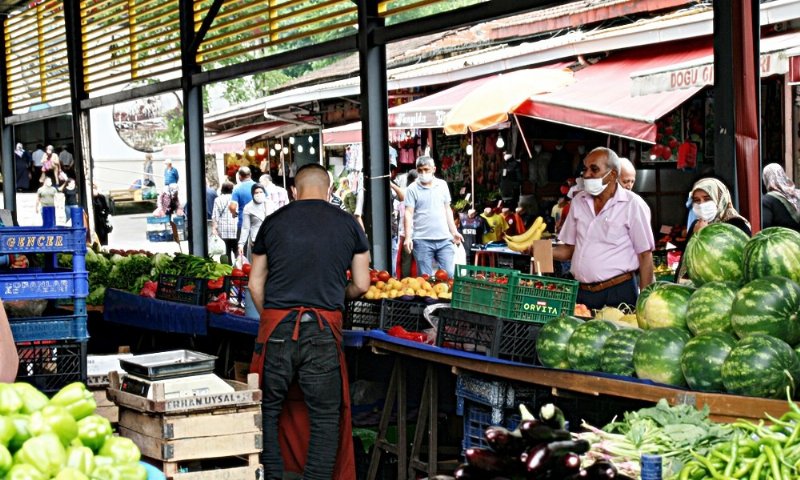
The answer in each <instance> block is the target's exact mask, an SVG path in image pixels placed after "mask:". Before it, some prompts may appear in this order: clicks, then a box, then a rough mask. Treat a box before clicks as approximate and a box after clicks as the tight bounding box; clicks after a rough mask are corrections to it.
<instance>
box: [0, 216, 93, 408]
mask: <svg viewBox="0 0 800 480" xmlns="http://www.w3.org/2000/svg"><path fill="white" fill-rule="evenodd" d="M43 209H45V211H44V212H43V217H44V218H45V225H44V226H43V227H4V228H0V254H11V255H32V254H35V253H36V254H38V253H44V254H45V255H44V257H45V265H44V266H42V267H35V268H26V269H5V270H3V271H2V272H0V298H2V299H3V301H4V302H9V301H15V300H43V299H45V300H63V299H69V300H71V302H72V303H73V305H74V311H73V313H72V314H71V315H54V316H52V315H51V316H44V317H31V318H11V319H10V320H9V323H10V325H11V332H12V334H13V335H14V341H15V342H16V344H17V352H18V354H19V369H18V371H17V380H19V381H25V382H28V383H31V384H32V385H34V386H35V387H37V388H38V389H39V390H42V391H44V392H48V393H49V392H55V391H57V390H58V389H60V388H61V387H63V386H64V385H67V384H69V383H71V382H74V381H82V382H86V343H87V341H88V339H89V334H88V332H87V330H86V296H87V295H88V294H89V275H88V273H87V272H86V261H85V260H86V228H85V227H84V226H83V210H81V209H80V208H77V207H73V208H72V209H71V215H70V217H71V220H72V226H71V227H56V226H55V221H54V220H55V207H43ZM47 209H53V210H52V212H50V211H49V210H47ZM58 253H71V254H72V269H71V270H69V269H63V268H58V262H57V254H58Z"/></svg>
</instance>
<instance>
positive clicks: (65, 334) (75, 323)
mask: <svg viewBox="0 0 800 480" xmlns="http://www.w3.org/2000/svg"><path fill="white" fill-rule="evenodd" d="M9 324H10V325H11V333H12V334H13V335H14V341H16V342H35V341H41V340H76V341H81V340H87V339H88V338H89V332H88V331H87V330H86V315H65V316H56V317H38V318H15V319H11V320H10V321H9Z"/></svg>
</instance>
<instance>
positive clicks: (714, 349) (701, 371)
mask: <svg viewBox="0 0 800 480" xmlns="http://www.w3.org/2000/svg"><path fill="white" fill-rule="evenodd" d="M735 345H736V339H735V338H734V337H733V335H732V334H730V333H725V332H708V333H704V334H702V335H698V336H696V337H694V338H692V339H690V340H689V341H688V342H686V346H685V347H683V354H681V370H682V371H683V377H684V378H685V379H686V383H687V384H689V388H691V389H692V390H700V391H701V392H724V391H725V386H724V385H723V384H722V364H723V363H725V359H726V358H728V354H729V353H730V352H731V350H733V347H734V346H735Z"/></svg>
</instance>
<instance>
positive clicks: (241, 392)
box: [108, 372, 261, 414]
mask: <svg viewBox="0 0 800 480" xmlns="http://www.w3.org/2000/svg"><path fill="white" fill-rule="evenodd" d="M109 381H110V385H109V387H108V398H109V399H110V400H111V401H113V402H114V403H115V404H116V405H117V406H119V407H126V408H129V409H132V410H137V411H139V412H145V413H167V414H177V413H188V412H202V411H208V410H217V409H219V408H224V407H243V406H247V405H261V390H260V389H259V388H258V385H259V384H258V374H256V373H251V374H249V375H248V376H247V383H241V382H236V381H233V380H225V382H227V383H228V384H229V385H230V386H232V387H233V388H234V391H233V393H213V394H210V395H198V396H195V397H184V398H173V399H167V398H165V396H164V387H163V385H160V384H155V385H154V386H153V399H152V400H150V399H147V398H144V397H140V396H138V395H134V394H131V393H128V392H123V391H122V390H120V377H119V374H118V373H117V372H111V373H109Z"/></svg>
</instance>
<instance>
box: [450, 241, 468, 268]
mask: <svg viewBox="0 0 800 480" xmlns="http://www.w3.org/2000/svg"><path fill="white" fill-rule="evenodd" d="M455 248H456V252H455V255H453V259H454V260H455V261H454V263H455V264H456V265H466V264H467V250H466V249H465V248H464V242H461V243H459V244H458V245H456V246H455Z"/></svg>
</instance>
